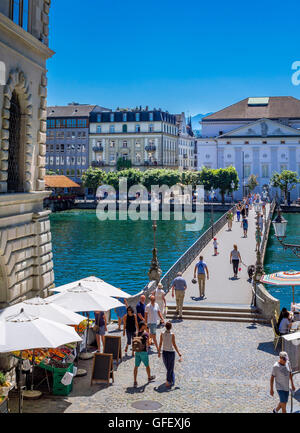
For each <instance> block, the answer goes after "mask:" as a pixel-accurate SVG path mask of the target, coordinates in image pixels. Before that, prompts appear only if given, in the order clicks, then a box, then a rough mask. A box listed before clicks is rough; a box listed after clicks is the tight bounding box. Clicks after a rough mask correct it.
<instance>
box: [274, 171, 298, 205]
mask: <svg viewBox="0 0 300 433" xmlns="http://www.w3.org/2000/svg"><path fill="white" fill-rule="evenodd" d="M299 181H300V180H299V178H298V175H297V172H296V171H290V170H283V171H282V172H281V173H277V172H275V173H274V174H273V176H272V177H271V184H272V185H273V186H274V187H275V188H280V190H281V191H282V192H283V194H284V199H285V202H286V201H287V197H288V193H289V192H290V191H291V190H292V189H294V188H296V185H297V183H299Z"/></svg>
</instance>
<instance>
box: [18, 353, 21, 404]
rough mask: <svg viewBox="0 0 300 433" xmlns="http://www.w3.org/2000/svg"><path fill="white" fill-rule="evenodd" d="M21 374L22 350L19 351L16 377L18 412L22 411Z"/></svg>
mask: <svg viewBox="0 0 300 433" xmlns="http://www.w3.org/2000/svg"><path fill="white" fill-rule="evenodd" d="M21 374H22V350H21V353H20V359H19V377H18V391H19V413H22V390H21Z"/></svg>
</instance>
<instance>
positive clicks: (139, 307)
mask: <svg viewBox="0 0 300 433" xmlns="http://www.w3.org/2000/svg"><path fill="white" fill-rule="evenodd" d="M145 300H146V296H145V295H141V296H140V300H139V302H138V303H137V304H136V316H137V321H138V323H140V322H141V321H142V320H145V308H146V305H145Z"/></svg>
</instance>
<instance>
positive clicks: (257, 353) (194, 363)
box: [11, 321, 300, 413]
mask: <svg viewBox="0 0 300 433" xmlns="http://www.w3.org/2000/svg"><path fill="white" fill-rule="evenodd" d="M173 323H174V327H173V329H174V331H175V334H176V339H177V344H178V347H179V350H181V351H182V352H183V362H181V363H180V362H178V358H176V369H175V373H176V383H175V387H173V388H172V390H170V391H169V390H166V388H165V386H164V382H165V368H164V366H163V363H162V360H161V359H159V358H158V357H157V354H156V349H153V351H152V354H151V355H150V367H151V373H152V374H156V380H155V381H154V382H151V383H149V384H147V375H146V372H145V368H144V367H143V366H142V365H141V367H140V368H139V373H138V388H136V389H135V388H133V376H132V374H133V366H134V359H133V358H131V357H130V356H129V357H128V358H127V359H126V358H123V362H122V363H121V364H120V365H119V367H118V369H117V371H115V382H114V384H113V385H110V386H105V385H93V386H92V387H91V386H90V375H91V365H92V360H89V361H83V360H81V361H80V367H81V368H87V369H88V375H87V376H85V377H81V378H79V377H78V378H75V379H74V387H73V391H72V393H71V394H70V395H69V396H68V397H56V396H45V397H42V398H41V399H39V400H35V401H26V400H24V412H66V413H75V412H77V413H80V412H98V413H99V412H110V413H117V412H143V411H141V410H137V409H134V408H133V407H132V406H131V404H132V403H134V402H137V401H141V400H151V401H155V402H158V403H160V404H161V405H162V406H161V408H160V409H158V411H157V412H270V411H272V408H273V407H274V405H275V403H276V401H277V395H276V397H274V398H272V397H271V396H270V395H269V380H270V374H271V368H272V365H273V363H274V362H275V360H276V354H275V353H274V350H273V334H272V329H271V328H270V327H268V326H263V325H253V324H250V323H249V324H247V323H246V324H245V323H226V322H225V323H224V322H205V321H183V322H176V321H174V322H173ZM115 328H116V325H111V326H110V332H112V330H113V329H115ZM159 333H160V331H159ZM113 335H120V333H119V332H113ZM124 345H125V339H124V338H123V337H122V347H124ZM152 347H153V346H152ZM123 355H124V353H123ZM297 380H298V382H297ZM295 382H296V388H298V387H299V385H300V381H299V379H297V376H296V380H295ZM15 402H16V401H15V400H11V407H12V409H13V408H14V406H15Z"/></svg>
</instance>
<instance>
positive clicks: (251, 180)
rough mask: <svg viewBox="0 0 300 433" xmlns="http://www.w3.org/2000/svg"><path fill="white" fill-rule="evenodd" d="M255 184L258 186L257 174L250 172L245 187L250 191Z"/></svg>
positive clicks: (253, 188)
mask: <svg viewBox="0 0 300 433" xmlns="http://www.w3.org/2000/svg"><path fill="white" fill-rule="evenodd" d="M257 186H258V180H257V176H256V175H255V174H250V176H249V177H248V182H247V187H248V189H249V191H250V192H252V191H254V190H255V188H256V187H257Z"/></svg>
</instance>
